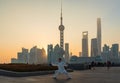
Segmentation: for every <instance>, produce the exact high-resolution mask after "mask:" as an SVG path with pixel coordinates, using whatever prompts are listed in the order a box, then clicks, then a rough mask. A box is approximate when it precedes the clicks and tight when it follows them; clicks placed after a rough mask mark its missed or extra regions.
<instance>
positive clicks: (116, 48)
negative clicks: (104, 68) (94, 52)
mask: <svg viewBox="0 0 120 83" xmlns="http://www.w3.org/2000/svg"><path fill="white" fill-rule="evenodd" d="M111 53H112V56H113V57H116V58H118V55H119V44H112V48H111Z"/></svg>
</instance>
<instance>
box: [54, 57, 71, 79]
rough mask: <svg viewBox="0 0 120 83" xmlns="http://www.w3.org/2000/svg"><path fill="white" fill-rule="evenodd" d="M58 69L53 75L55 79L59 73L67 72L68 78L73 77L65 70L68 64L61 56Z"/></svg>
mask: <svg viewBox="0 0 120 83" xmlns="http://www.w3.org/2000/svg"><path fill="white" fill-rule="evenodd" d="M57 66H58V70H56V71H55V74H54V76H53V78H54V79H56V77H57V75H58V74H65V75H66V76H67V77H68V79H71V77H70V75H69V74H68V72H67V71H66V70H65V68H64V66H66V64H65V63H64V62H63V61H62V59H61V58H59V59H58V64H57Z"/></svg>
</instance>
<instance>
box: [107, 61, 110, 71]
mask: <svg viewBox="0 0 120 83" xmlns="http://www.w3.org/2000/svg"><path fill="white" fill-rule="evenodd" d="M106 65H107V70H109V69H110V66H111V62H110V61H107V64H106Z"/></svg>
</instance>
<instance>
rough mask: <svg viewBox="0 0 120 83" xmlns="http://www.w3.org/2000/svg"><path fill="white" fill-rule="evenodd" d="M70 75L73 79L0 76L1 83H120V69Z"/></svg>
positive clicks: (80, 72) (86, 71) (47, 76)
mask: <svg viewBox="0 0 120 83" xmlns="http://www.w3.org/2000/svg"><path fill="white" fill-rule="evenodd" d="M70 75H71V76H72V79H69V80H67V79H66V76H64V75H59V76H58V78H57V79H53V78H52V74H49V75H40V76H29V77H5V76H0V83H120V67H112V68H111V69H110V70H109V71H107V69H106V67H100V68H99V67H97V68H96V69H95V70H84V71H74V72H71V73H70Z"/></svg>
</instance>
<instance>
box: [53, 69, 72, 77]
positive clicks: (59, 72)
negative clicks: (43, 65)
mask: <svg viewBox="0 0 120 83" xmlns="http://www.w3.org/2000/svg"><path fill="white" fill-rule="evenodd" d="M58 74H65V75H66V76H67V77H68V78H71V77H70V75H69V74H68V72H67V71H66V70H64V71H62V72H61V71H59V70H56V71H55V74H54V77H57V76H58Z"/></svg>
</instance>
